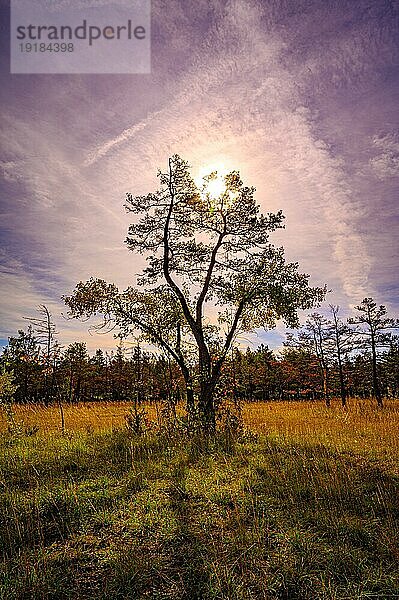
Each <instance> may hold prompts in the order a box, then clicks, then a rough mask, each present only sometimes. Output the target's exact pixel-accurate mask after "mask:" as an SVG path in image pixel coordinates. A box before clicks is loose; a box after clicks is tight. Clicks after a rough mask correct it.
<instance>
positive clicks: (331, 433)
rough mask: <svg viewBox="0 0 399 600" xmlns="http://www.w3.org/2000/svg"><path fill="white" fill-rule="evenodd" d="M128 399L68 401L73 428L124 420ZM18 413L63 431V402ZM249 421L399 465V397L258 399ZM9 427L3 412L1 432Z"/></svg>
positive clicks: (30, 422) (271, 431)
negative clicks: (379, 401) (344, 403)
mask: <svg viewBox="0 0 399 600" xmlns="http://www.w3.org/2000/svg"><path fill="white" fill-rule="evenodd" d="M129 407H130V404H129V403H128V402H92V403H82V404H76V405H68V404H66V405H64V406H63V411H64V418H65V428H66V429H67V430H68V431H94V432H95V431H107V430H110V429H118V428H121V427H124V425H125V415H126V413H127V412H128V410H129ZM160 408H161V407H160V406H156V405H148V406H147V408H146V410H147V414H148V417H149V419H150V420H153V421H157V414H158V412H159V410H160ZM15 417H16V419H17V420H20V421H22V422H23V424H24V426H25V427H28V428H29V427H37V428H39V432H40V433H55V432H58V431H60V428H61V420H60V411H59V408H58V406H55V405H54V406H50V407H44V406H37V405H33V404H32V405H25V406H16V407H15ZM243 417H244V423H245V426H246V427H247V428H248V429H250V430H252V431H255V432H258V433H262V434H266V435H268V436H270V437H272V438H274V439H276V440H278V441H284V439H286V440H289V441H290V442H296V443H301V444H305V445H311V446H313V445H317V444H322V445H324V446H327V447H329V448H331V449H335V450H338V451H340V452H350V453H353V454H358V455H366V456H367V458H368V459H370V460H373V458H375V459H376V460H377V459H378V460H379V461H382V462H384V463H385V464H386V467H388V468H390V469H391V468H392V469H394V470H395V471H396V472H397V471H398V470H399V467H398V463H399V401H398V400H396V401H395V400H387V401H386V402H385V406H384V408H383V409H382V410H379V409H377V408H376V407H375V403H374V401H373V400H372V399H369V400H351V401H350V402H349V406H348V410H347V411H344V410H343V409H342V407H341V405H340V403H339V402H338V401H335V402H333V404H332V406H331V408H330V409H327V408H326V407H325V406H324V404H323V403H322V402H303V401H301V402H293V401H290V402H254V403H246V404H245V405H244V409H243ZM6 428H7V425H6V420H5V416H4V414H3V413H1V414H0V432H1V431H5V430H6Z"/></svg>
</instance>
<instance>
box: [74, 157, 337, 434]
mask: <svg viewBox="0 0 399 600" xmlns="http://www.w3.org/2000/svg"><path fill="white" fill-rule="evenodd" d="M158 176H159V180H160V189H159V190H157V191H155V192H154V193H149V194H147V195H145V196H133V195H132V194H127V209H128V210H129V211H130V212H131V213H133V214H136V215H140V217H139V219H138V221H137V222H136V223H134V224H132V225H130V227H129V230H128V237H127V240H126V243H127V245H128V247H129V249H130V250H131V251H133V252H138V253H140V254H143V255H144V256H145V257H146V260H147V267H146V268H145V269H144V271H143V273H142V274H141V276H140V277H139V278H138V285H139V288H134V287H129V288H128V289H127V290H125V291H124V292H119V290H118V289H117V287H116V286H115V285H113V284H107V283H106V282H105V281H103V280H99V279H90V280H89V281H88V282H86V283H82V282H81V283H79V284H78V285H77V286H76V289H75V291H74V293H73V294H72V296H70V297H66V298H65V302H66V304H67V305H68V306H69V309H70V315H71V316H73V317H89V316H92V315H95V314H101V315H102V316H103V318H104V321H103V326H107V325H110V326H115V325H116V326H117V327H118V328H119V330H120V332H121V334H122V335H125V336H128V335H131V334H132V333H135V332H137V331H139V332H140V333H141V335H142V336H143V338H144V339H146V340H147V341H149V342H151V343H153V344H155V345H157V346H158V347H159V348H161V349H162V350H164V351H166V352H168V353H169V355H170V356H171V357H172V358H173V359H174V360H175V361H176V363H177V364H178V365H179V367H180V369H181V372H182V375H183V378H184V382H185V388H186V399H187V413H188V416H189V419H190V420H191V421H192V422H194V421H195V420H197V421H198V422H199V423H200V427H201V429H202V430H203V431H204V432H206V433H209V432H212V431H214V430H215V423H216V410H217V401H216V398H217V394H216V390H217V385H218V382H219V379H220V374H221V368H222V365H223V363H224V361H225V358H226V356H227V353H228V351H229V349H230V347H231V345H232V343H233V341H234V339H235V337H236V336H237V335H238V334H240V333H243V332H250V331H253V330H255V329H257V328H265V329H271V328H273V327H275V325H276V321H277V320H278V319H284V321H285V323H286V324H287V325H288V326H289V327H296V326H297V325H298V322H299V321H298V314H297V311H298V309H309V308H311V307H313V306H314V305H315V304H317V303H318V302H320V301H321V300H322V299H323V298H324V296H325V289H322V288H318V287H315V288H312V287H310V286H309V282H308V280H309V276H308V275H304V274H301V273H299V272H298V264H297V263H286V262H285V259H284V250H283V248H276V247H275V246H273V245H272V244H271V243H270V242H269V234H270V232H273V231H275V230H276V229H279V228H282V227H283V219H284V217H283V214H282V212H281V211H279V212H277V213H267V214H266V215H263V214H261V213H260V210H259V206H258V205H257V204H256V202H255V198H254V193H255V188H254V187H247V186H244V184H243V182H242V181H241V178H240V175H239V173H238V172H237V171H232V172H231V173H228V174H226V175H225V176H224V177H223V179H222V180H221V179H220V176H218V174H217V172H213V173H211V174H210V175H208V176H207V177H204V185H203V186H202V188H199V187H198V186H197V185H196V183H195V181H194V179H193V178H192V176H191V174H190V170H189V165H188V163H187V162H186V161H185V160H183V159H182V158H180V157H179V156H178V155H174V156H173V157H171V158H170V159H169V163H168V170H167V171H166V172H165V173H163V172H159V173H158ZM193 349H194V351H193Z"/></svg>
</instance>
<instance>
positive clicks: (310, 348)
mask: <svg viewBox="0 0 399 600" xmlns="http://www.w3.org/2000/svg"><path fill="white" fill-rule="evenodd" d="M39 311H40V316H39V317H38V318H37V319H29V321H30V322H29V325H28V327H27V330H25V331H24V330H20V331H19V332H18V335H17V336H15V337H10V338H9V342H8V346H7V347H6V348H5V349H4V351H3V353H2V355H1V356H0V369H1V372H2V373H7V374H9V375H10V374H12V377H13V385H14V387H13V390H14V392H13V395H14V401H16V402H19V403H27V402H37V403H46V404H48V403H51V402H54V401H58V402H59V401H63V402H71V403H74V402H86V401H90V402H93V401H100V400H101V401H118V400H130V401H135V402H139V403H141V402H142V401H148V402H152V401H167V402H168V403H169V404H171V405H176V404H177V403H178V402H179V400H180V399H182V395H183V392H182V390H183V389H184V386H183V382H182V381H181V375H180V371H179V369H178V368H177V367H176V365H175V364H174V363H173V361H171V360H170V358H168V357H167V356H162V355H161V356H160V355H155V354H152V353H150V352H147V351H144V350H143V349H142V348H140V346H139V345H135V346H132V347H131V348H129V347H126V346H124V345H123V344H122V343H120V344H119V345H118V346H117V348H116V350H115V351H111V352H104V351H102V350H97V351H96V353H95V354H94V356H89V354H88V352H87V348H86V345H85V344H84V343H81V342H75V343H73V344H71V345H69V346H68V347H67V348H66V349H63V348H61V347H60V346H59V344H58V343H57V341H56V331H55V326H54V324H53V322H52V319H51V315H50V313H49V311H48V310H47V308H46V307H45V306H42V307H40V309H39ZM330 315H331V317H330V318H328V317H326V316H323V315H321V314H318V313H313V314H312V315H310V316H309V317H308V319H307V320H306V323H305V325H304V326H303V328H302V329H300V330H299V331H298V332H296V333H295V334H288V335H287V338H286V340H285V342H284V346H283V349H282V350H281V351H279V352H277V353H275V352H273V351H272V350H270V349H269V348H268V347H267V346H264V345H261V346H260V347H259V348H257V349H255V350H253V349H250V348H248V349H247V350H241V349H238V348H234V349H232V351H231V352H230V354H229V356H228V358H227V359H226V361H225V365H224V369H223V374H222V379H221V384H220V390H219V394H220V397H229V398H235V399H241V400H246V401H258V400H281V399H321V398H323V399H324V401H325V402H326V404H327V405H329V404H330V400H331V398H332V397H340V398H341V401H342V404H343V405H345V404H346V400H347V398H348V397H354V396H357V397H363V398H366V397H370V396H373V397H375V398H376V400H377V402H378V404H380V405H382V398H383V397H384V396H385V397H399V338H398V337H397V336H395V335H394V330H395V329H396V328H397V327H398V325H399V321H398V320H397V319H392V318H389V317H387V316H386V309H385V307H383V306H379V307H378V306H377V305H376V303H375V302H374V301H373V300H372V299H371V298H366V299H364V300H363V302H362V303H361V305H359V306H358V307H356V314H355V315H354V316H353V317H352V318H350V319H348V320H345V321H344V320H342V319H341V318H340V316H339V310H338V307H336V306H333V305H331V306H330ZM0 391H1V390H0Z"/></svg>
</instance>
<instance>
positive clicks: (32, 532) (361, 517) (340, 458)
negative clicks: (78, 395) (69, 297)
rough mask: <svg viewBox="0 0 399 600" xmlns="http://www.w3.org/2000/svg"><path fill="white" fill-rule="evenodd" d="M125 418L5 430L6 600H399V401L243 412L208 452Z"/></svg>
mask: <svg viewBox="0 0 399 600" xmlns="http://www.w3.org/2000/svg"><path fill="white" fill-rule="evenodd" d="M128 406H129V405H127V404H126V403H115V404H114V403H109V404H104V403H103V404H102V403H98V404H96V403H91V404H90V405H87V404H85V405H78V406H65V407H64V417H65V432H64V433H62V432H61V431H60V413H59V409H58V408H57V407H49V408H44V407H33V406H21V407H17V408H16V415H15V418H16V420H20V421H23V423H24V426H25V428H26V432H27V433H28V434H29V435H27V434H26V433H23V434H20V435H13V436H11V435H10V434H8V433H7V432H6V422H5V420H4V417H2V420H1V421H0V431H2V433H1V436H0V444H1V453H0V552H1V556H2V558H1V576H0V598H4V599H10V600H12V599H23V598H38V599H41V598H43V599H44V598H48V599H57V598H60V599H97V598H98V599H105V598H109V599H114V598H115V599H122V598H131V599H141V598H142V599H145V598H152V599H154V600H155V599H165V600H166V599H171V600H172V599H176V600H178V599H179V600H183V599H187V600H189V599H193V600H196V599H198V600H200V599H204V600H207V599H214V600H219V599H220V600H235V599H237V600H252V599H253V600H256V599H265V600H269V599H270V600H272V599H287V600H295V599H298V600H317V599H325V600H344V599H357V598H359V599H366V598H370V599H375V598H380V599H385V598H386V599H388V598H399V568H398V566H399V536H398V533H399V525H398V517H399V500H398V497H399V495H398V491H399V485H398V483H399V468H398V465H399V461H398V459H399V443H398V431H399V427H398V426H399V402H395V401H387V402H386V406H385V407H384V409H382V410H377V409H376V408H375V407H374V404H373V402H372V401H368V400H367V401H354V400H352V401H351V402H350V404H349V409H348V410H347V411H343V410H342V409H341V407H340V406H339V404H338V402H337V403H333V406H332V408H331V409H329V410H328V409H326V408H325V407H324V406H323V405H322V404H321V403H318V402H317V403H312V402H278V403H277V402H270V403H254V404H247V405H245V406H244V411H243V418H244V423H245V425H246V429H245V430H244V432H243V433H242V435H241V436H240V437H238V438H237V439H233V438H232V437H231V435H229V434H228V432H223V431H222V432H221V433H220V434H219V435H218V436H217V437H216V438H215V439H214V440H212V441H211V442H209V443H208V444H207V445H206V446H204V444H203V443H202V442H201V440H200V439H197V438H192V439H187V438H185V437H184V436H182V435H181V434H179V433H175V434H171V433H170V432H167V431H164V432H162V433H156V432H151V431H150V432H149V433H148V434H146V435H144V436H137V435H134V434H133V433H132V432H129V431H128V430H127V429H126V427H125V420H124V416H125V414H126V412H127V410H128ZM148 412H149V418H150V419H152V420H153V421H155V422H156V420H157V417H158V416H159V407H158V410H157V408H156V407H154V406H153V407H150V408H149V411H148Z"/></svg>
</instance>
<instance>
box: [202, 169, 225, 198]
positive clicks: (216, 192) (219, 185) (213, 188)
mask: <svg viewBox="0 0 399 600" xmlns="http://www.w3.org/2000/svg"><path fill="white" fill-rule="evenodd" d="M205 190H206V193H208V194H209V196H210V197H211V198H212V199H213V200H216V199H217V198H219V196H220V195H221V194H223V192H225V191H226V186H225V183H224V176H222V175H219V174H218V175H217V176H216V177H215V179H211V181H209V182H208V183H207V184H206V188H205Z"/></svg>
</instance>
